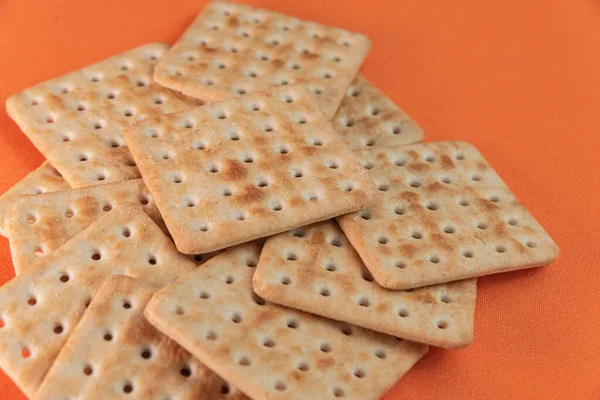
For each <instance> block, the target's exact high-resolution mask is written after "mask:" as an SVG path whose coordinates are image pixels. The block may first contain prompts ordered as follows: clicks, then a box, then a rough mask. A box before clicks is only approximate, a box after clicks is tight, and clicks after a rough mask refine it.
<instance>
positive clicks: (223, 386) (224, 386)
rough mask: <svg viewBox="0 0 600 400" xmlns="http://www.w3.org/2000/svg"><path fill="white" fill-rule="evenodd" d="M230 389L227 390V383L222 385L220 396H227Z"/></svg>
mask: <svg viewBox="0 0 600 400" xmlns="http://www.w3.org/2000/svg"><path fill="white" fill-rule="evenodd" d="M229 392H230V389H229V383H227V382H226V383H224V384H222V385H221V394H229Z"/></svg>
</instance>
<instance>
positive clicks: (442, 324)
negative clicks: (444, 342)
mask: <svg viewBox="0 0 600 400" xmlns="http://www.w3.org/2000/svg"><path fill="white" fill-rule="evenodd" d="M437 327H438V328H439V329H446V328H447V327H448V322H446V321H444V320H441V321H438V323H437Z"/></svg>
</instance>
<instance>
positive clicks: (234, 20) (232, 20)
mask: <svg viewBox="0 0 600 400" xmlns="http://www.w3.org/2000/svg"><path fill="white" fill-rule="evenodd" d="M239 24H240V21H238V19H237V18H236V17H229V20H227V26H228V27H230V28H237V27H238V25H239Z"/></svg>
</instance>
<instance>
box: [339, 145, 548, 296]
mask: <svg viewBox="0 0 600 400" xmlns="http://www.w3.org/2000/svg"><path fill="white" fill-rule="evenodd" d="M358 156H359V157H361V158H362V160H363V166H365V168H367V169H369V170H370V171H369V172H370V175H371V176H372V178H373V179H374V180H375V183H376V184H377V186H378V188H379V190H380V192H381V193H382V195H383V196H382V198H381V199H380V201H379V202H377V203H376V204H375V205H374V206H372V207H371V208H369V209H367V210H363V211H361V212H359V213H354V214H350V215H345V216H343V217H341V218H339V219H338V221H339V223H340V226H341V227H342V229H343V231H344V233H345V234H346V236H347V237H348V240H349V241H350V243H352V246H353V247H354V248H355V249H356V251H357V252H358V254H359V255H360V257H361V258H362V260H363V261H364V263H365V265H366V266H367V268H368V269H369V271H371V273H372V274H373V276H374V277H375V280H376V281H377V283H379V284H380V285H381V286H383V287H386V288H390V289H407V288H413V287H419V286H425V285H432V284H436V283H443V282H449V281H454V280H459V279H466V278H472V277H477V276H482V275H487V274H493V273H497V272H504V271H512V270H516V269H521V268H531V267H538V266H541V265H545V264H548V263H549V262H551V261H553V260H554V259H555V258H556V257H557V256H558V247H557V245H556V244H555V243H554V242H553V241H552V239H551V238H550V236H548V234H547V233H546V231H544V229H543V228H542V227H541V226H540V224H539V223H538V222H537V221H536V220H535V219H534V218H533V216H532V215H531V214H530V213H529V212H528V211H527V210H526V209H525V207H523V206H522V205H521V203H519V202H518V200H517V199H516V198H515V196H514V195H513V194H512V193H511V192H510V190H509V189H508V187H507V186H506V184H505V183H504V182H503V181H502V179H500V177H499V176H498V174H497V173H496V172H495V171H494V170H493V169H492V167H490V165H489V164H488V163H487V162H486V160H485V159H484V158H483V156H482V155H481V154H480V153H479V151H477V149H475V148H474V147H473V146H471V145H470V144H467V143H464V142H437V143H425V144H415V145H411V146H404V147H395V148H386V149H373V150H363V151H360V152H359V153H358Z"/></svg>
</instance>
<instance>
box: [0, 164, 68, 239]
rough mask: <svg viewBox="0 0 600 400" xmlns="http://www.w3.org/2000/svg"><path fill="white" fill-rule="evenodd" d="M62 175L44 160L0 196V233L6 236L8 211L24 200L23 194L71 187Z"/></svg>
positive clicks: (34, 193)
mask: <svg viewBox="0 0 600 400" xmlns="http://www.w3.org/2000/svg"><path fill="white" fill-rule="evenodd" d="M70 188H71V186H69V184H68V183H67V182H66V181H65V180H64V179H63V177H62V175H60V173H59V172H58V171H57V170H56V169H54V167H52V165H50V163H49V162H48V161H44V162H43V163H42V165H40V166H39V167H38V168H37V169H36V170H35V171H33V172H31V173H29V174H28V175H27V176H26V177H24V178H23V179H21V180H20V181H19V182H17V183H16V184H15V185H14V186H13V187H11V188H10V189H8V190H7V191H6V192H4V194H2V196H0V235H3V236H6V232H5V231H4V225H5V222H6V216H7V214H8V212H9V211H10V210H11V209H12V208H13V207H14V206H15V205H17V204H19V202H20V201H21V200H22V197H23V196H29V195H36V194H40V193H46V192H56V191H59V190H66V189H70Z"/></svg>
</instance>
